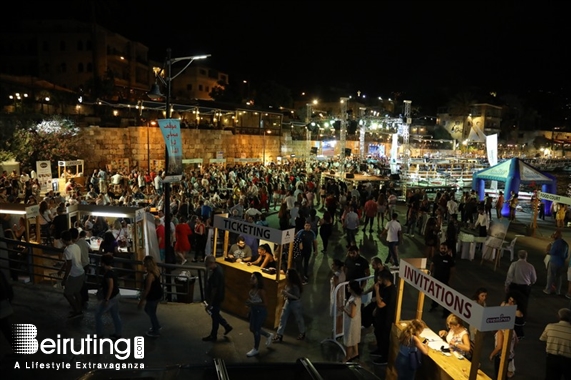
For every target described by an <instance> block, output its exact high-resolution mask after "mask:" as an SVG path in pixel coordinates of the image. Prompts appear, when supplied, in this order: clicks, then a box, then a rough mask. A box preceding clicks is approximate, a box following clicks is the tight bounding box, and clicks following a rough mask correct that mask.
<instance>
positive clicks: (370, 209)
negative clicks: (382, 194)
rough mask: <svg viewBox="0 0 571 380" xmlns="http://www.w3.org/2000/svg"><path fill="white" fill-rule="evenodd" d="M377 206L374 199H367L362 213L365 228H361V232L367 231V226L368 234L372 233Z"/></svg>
mask: <svg viewBox="0 0 571 380" xmlns="http://www.w3.org/2000/svg"><path fill="white" fill-rule="evenodd" d="M378 208H379V207H378V205H377V201H376V200H375V198H373V197H372V196H370V197H369V199H368V200H367V202H365V207H364V212H365V226H364V227H363V232H366V231H367V225H369V232H370V233H373V225H374V222H375V217H376V216H377V212H378Z"/></svg>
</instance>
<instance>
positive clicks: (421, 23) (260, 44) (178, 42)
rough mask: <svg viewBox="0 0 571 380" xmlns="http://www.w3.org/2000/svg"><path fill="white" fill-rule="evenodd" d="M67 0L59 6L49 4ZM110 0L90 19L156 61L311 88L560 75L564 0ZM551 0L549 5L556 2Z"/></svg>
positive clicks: (70, 9)
mask: <svg viewBox="0 0 571 380" xmlns="http://www.w3.org/2000/svg"><path fill="white" fill-rule="evenodd" d="M30 3H31V2H26V1H20V2H15V3H11V7H16V8H19V7H23V9H25V11H22V12H19V11H18V9H16V10H15V11H16V13H15V14H17V15H18V17H17V18H16V19H18V18H19V17H34V16H38V15H42V17H66V16H70V15H72V16H73V17H74V18H76V19H81V20H89V18H90V14H91V11H90V9H89V3H90V2H88V1H81V2H67V1H66V2H63V1H52V2H45V1H43V2H38V3H35V2H34V3H33V5H30ZM57 3H65V4H66V5H65V6H57V5H56V4H57ZM522 3H523V2H516V1H508V2H505V3H498V2H486V1H478V2H476V1H462V2H448V1H440V2H434V1H423V2H414V1H399V2H387V1H383V2H381V1H351V2H332V1H327V2H325V1H323V2H321V1H313V2H311V3H310V2H309V1H304V2H302V1H287V2H286V1H260V2H257V1H242V2H233V3H228V2H220V1H210V2H208V1H205V2H195V1H193V2H181V1H167V0H165V1H160V2H146V1H107V0H101V1H97V2H95V8H94V9H95V12H94V14H95V18H96V21H97V22H98V23H99V24H101V25H103V26H105V27H107V28H109V29H110V30H112V31H116V32H118V33H120V34H122V35H124V36H125V37H127V38H129V39H132V40H137V41H139V42H141V43H143V44H145V45H147V46H149V47H150V56H151V58H153V59H157V60H162V59H163V58H164V57H165V51H166V48H168V47H170V48H172V54H173V57H177V56H187V55H195V54H202V53H209V54H212V57H211V58H209V59H208V65H210V66H212V67H214V68H217V69H219V70H221V71H223V72H227V73H228V74H229V75H230V76H231V77H232V78H235V79H238V78H239V79H240V80H242V79H245V80H250V81H251V83H253V84H255V83H256V82H260V81H263V80H270V79H271V80H275V81H276V82H278V83H280V84H283V85H285V86H287V87H289V88H291V89H292V93H293V95H294V96H295V95H297V94H298V93H299V92H301V91H307V92H308V93H311V92H312V91H315V89H317V88H319V87H328V86H335V87H341V88H347V89H350V90H352V91H354V92H356V91H361V92H362V93H364V94H367V95H368V96H375V97H377V96H384V97H389V96H390V95H391V93H394V92H400V93H403V94H406V95H405V96H407V95H408V96H407V97H408V98H411V99H413V102H414V101H415V98H418V99H429V98H430V97H432V96H433V95H434V94H437V93H442V92H447V93H453V92H454V91H459V90H461V89H465V88H469V87H471V86H477V87H479V88H484V89H486V90H488V89H489V90H490V91H498V92H501V91H504V92H505V91H516V90H517V91H527V90H528V89H535V90H537V89H542V90H549V91H551V90H557V89H561V87H566V86H568V85H569V84H570V83H569V77H570V76H569V75H568V73H567V71H568V66H569V65H568V61H569V58H568V57H569V50H570V48H569V37H570V33H569V32H570V31H571V27H570V26H568V25H569V23H568V22H567V20H566V19H565V18H566V17H567V9H566V6H565V2H550V3H548V2H529V3H527V4H522ZM554 3H555V5H553V4H554Z"/></svg>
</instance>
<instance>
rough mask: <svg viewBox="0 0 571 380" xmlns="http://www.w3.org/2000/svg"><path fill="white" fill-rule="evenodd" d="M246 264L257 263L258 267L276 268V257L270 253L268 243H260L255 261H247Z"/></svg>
mask: <svg viewBox="0 0 571 380" xmlns="http://www.w3.org/2000/svg"><path fill="white" fill-rule="evenodd" d="M248 265H258V266H259V267H260V268H262V269H263V268H268V269H270V268H273V269H274V270H275V269H276V265H277V264H276V259H275V258H274V255H273V254H272V249H271V248H270V246H269V245H268V244H262V245H260V246H259V247H258V258H257V259H256V261H253V262H249V263H248Z"/></svg>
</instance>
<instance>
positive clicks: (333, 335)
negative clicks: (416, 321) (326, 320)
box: [321, 270, 398, 355]
mask: <svg viewBox="0 0 571 380" xmlns="http://www.w3.org/2000/svg"><path fill="white" fill-rule="evenodd" d="M391 273H392V275H393V283H396V276H397V273H398V271H396V270H392V271H391ZM374 278H375V276H374V275H373V276H368V277H361V278H357V279H355V280H350V281H344V282H342V283H340V284H338V285H337V286H336V287H335V289H333V308H332V309H331V310H332V311H333V313H332V314H333V316H332V319H333V329H332V330H331V337H330V338H325V339H323V340H322V341H321V344H323V343H326V342H332V343H334V344H336V345H337V346H339V348H340V349H341V351H342V352H343V355H345V354H346V351H345V347H343V345H342V344H341V343H340V342H339V341H338V339H339V338H341V337H343V335H344V334H343V330H341V332H340V333H337V298H338V293H339V292H340V291H343V292H345V291H346V289H345V287H346V286H347V285H348V284H349V282H351V281H357V282H361V281H367V283H368V282H369V280H370V279H373V281H374ZM367 285H368V284H367ZM371 302H374V301H373V300H371ZM363 304H364V303H363ZM361 318H363V316H362V315H361Z"/></svg>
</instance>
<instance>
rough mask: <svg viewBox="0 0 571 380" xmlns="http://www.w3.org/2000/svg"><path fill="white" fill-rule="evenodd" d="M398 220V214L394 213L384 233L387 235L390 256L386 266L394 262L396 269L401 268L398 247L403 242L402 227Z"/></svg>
mask: <svg viewBox="0 0 571 380" xmlns="http://www.w3.org/2000/svg"><path fill="white" fill-rule="evenodd" d="M397 219H398V214H397V213H396V212H393V213H392V219H391V220H390V221H388V222H387V224H386V225H385V230H384V231H383V233H384V234H386V235H387V242H388V243H389V255H388V256H387V259H386V260H385V264H388V263H389V261H392V262H393V265H394V266H395V267H398V266H399V258H398V245H399V242H400V241H401V240H402V227H401V224H400V223H399V221H398V220H397Z"/></svg>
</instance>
